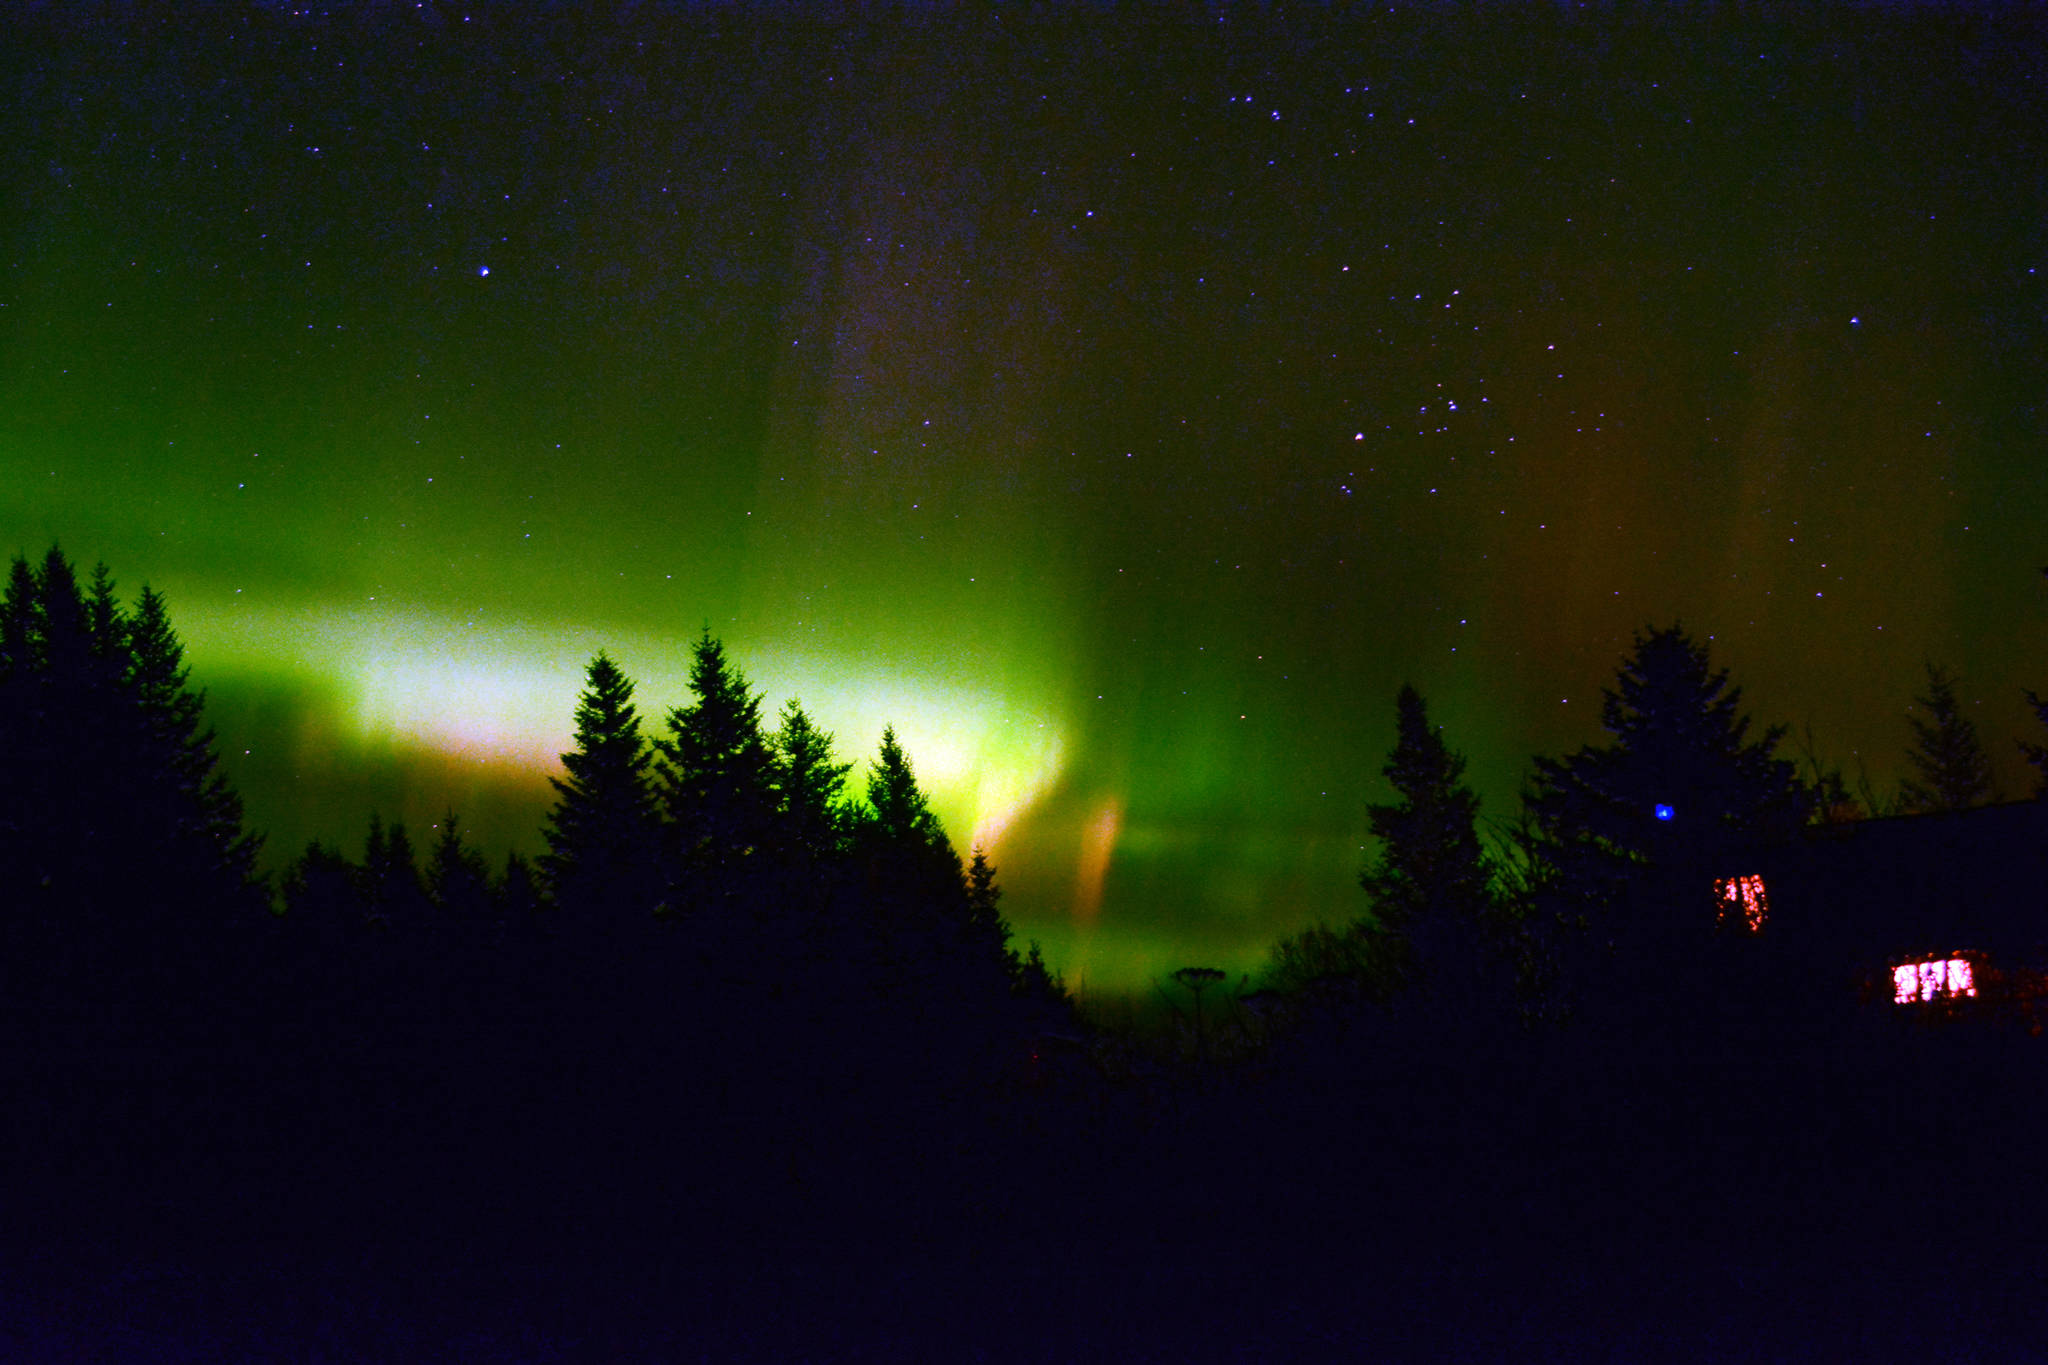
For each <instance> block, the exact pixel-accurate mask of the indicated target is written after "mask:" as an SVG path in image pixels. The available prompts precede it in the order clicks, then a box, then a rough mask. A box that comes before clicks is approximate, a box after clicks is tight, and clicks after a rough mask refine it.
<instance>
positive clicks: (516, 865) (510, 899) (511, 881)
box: [492, 849, 541, 924]
mask: <svg viewBox="0 0 2048 1365" xmlns="http://www.w3.org/2000/svg"><path fill="white" fill-rule="evenodd" d="M492 894H493V895H494V896H495V897H496V900H497V904H498V913H499V914H500V915H501V916H502V917H503V918H504V919H505V921H506V922H507V923H509V924H516V923H518V922H520V921H522V920H525V919H527V918H530V917H531V916H532V915H533V914H534V913H535V912H536V911H538V910H539V909H540V908H541V895H540V883H539V882H538V881H537V880H536V879H535V877H534V875H533V864H532V863H530V862H528V861H527V860H526V858H525V856H524V855H523V854H521V853H520V852H519V850H518V849H513V850H512V851H511V852H510V853H507V854H506V855H505V870H504V871H503V872H501V873H500V874H499V875H498V881H497V885H496V886H495V887H494V888H493V892H492Z"/></svg>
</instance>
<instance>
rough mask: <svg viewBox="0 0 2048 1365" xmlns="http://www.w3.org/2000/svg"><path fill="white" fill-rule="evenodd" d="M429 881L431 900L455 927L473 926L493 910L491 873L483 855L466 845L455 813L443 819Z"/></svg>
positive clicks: (431, 854)
mask: <svg viewBox="0 0 2048 1365" xmlns="http://www.w3.org/2000/svg"><path fill="white" fill-rule="evenodd" d="M426 877H427V896H428V898H429V899H431V900H432V901H433V902H434V904H435V906H436V907H438V908H439V909H440V910H441V912H442V914H443V916H444V917H445V918H447V919H449V920H451V921H453V922H454V923H456V924H468V925H472V926H473V925H474V924H476V923H477V922H478V921H480V920H481V919H482V918H483V916H484V914H485V912H486V911H487V910H488V909H489V907H490V884H491V874H490V871H489V869H488V868H486V867H485V866H484V860H483V855H482V854H480V853H478V852H477V851H476V850H475V849H473V848H471V847H470V846H469V845H468V844H467V843H465V842H464V840H463V837H462V822H461V817H459V816H458V815H456V813H455V812H454V811H452V810H451V811H449V812H448V813H447V814H446V815H444V816H442V817H441V827H440V830H439V832H438V836H437V837H436V838H435V840H434V847H433V848H432V849H431V850H430V851H429V852H428V854H427V873H426Z"/></svg>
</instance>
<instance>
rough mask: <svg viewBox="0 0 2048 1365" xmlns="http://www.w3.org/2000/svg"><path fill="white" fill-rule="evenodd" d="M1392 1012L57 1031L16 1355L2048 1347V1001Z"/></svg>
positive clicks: (11, 1329)
mask: <svg viewBox="0 0 2048 1365" xmlns="http://www.w3.org/2000/svg"><path fill="white" fill-rule="evenodd" d="M1371 1041H1372V1042H1373V1045H1371V1046H1361V1045H1360V1043H1359V1040H1358V1039H1356V1038H1354V1039H1352V1040H1350V1041H1348V1042H1344V1043H1326V1044H1322V1045H1318V1046H1315V1047H1295V1048H1280V1049H1275V1050H1273V1051H1271V1052H1269V1053H1268V1054H1267V1055H1265V1056H1264V1057H1262V1058H1260V1059H1258V1060H1256V1061H1254V1062H1251V1063H1247V1064H1241V1065H1239V1066H1237V1067H1236V1068H1234V1069H1230V1070H1217V1069H1213V1068H1212V1069H1208V1070H1196V1069H1190V1070H1189V1071H1187V1072H1185V1073H1182V1074H1179V1075H1174V1074H1171V1073H1169V1072H1162V1073H1160V1074H1157V1075H1154V1076H1151V1077H1149V1078H1140V1079H1135V1080H1133V1079H1126V1080H1123V1081H1121V1082H1115V1083H1112V1082H1109V1081H1106V1080H1102V1079H1099V1078H1098V1076H1097V1074H1096V1072H1095V1071H1094V1070H1093V1069H1092V1068H1090V1067H1089V1066H1087V1065H1085V1064H1077V1065H1075V1066H1073V1067H1069V1068H1068V1069H1067V1070H1066V1071H1063V1072H1057V1073H1050V1072H1049V1073H1040V1074H1038V1075H1036V1076H1027V1077H1026V1078H1025V1079H1024V1080H1022V1081H1012V1082H1009V1083H1006V1084H1004V1085H1003V1086H1000V1087H997V1088H996V1089H995V1090H994V1091H993V1092H992V1093H978V1094H973V1095H964V1096H962V1095H956V1096H951V1097H948V1096H940V1095H933V1094H928V1093H921V1092H920V1090H919V1088H918V1086H917V1085H916V1083H915V1082H914V1081H912V1080H906V1079H903V1078H896V1079H895V1080H875V1079H872V1078H863V1082H862V1084H863V1087H864V1090H863V1092H862V1093H855V1094H851V1095H849V1094H846V1093H832V1092H831V1091H830V1089H829V1088H820V1087H818V1086H816V1085H815V1084H807V1086H806V1088H804V1089H803V1090H792V1089H790V1088H787V1087H781V1086H778V1085H775V1084H769V1083H764V1084H762V1085H759V1086H752V1087H750V1086H746V1085H739V1086H734V1085H733V1084H732V1082H731V1077H730V1076H727V1077H726V1078H725V1080H724V1081H723V1082H721V1085H722V1087H723V1098H722V1099H721V1098H719V1097H717V1096H713V1095H710V1094H707V1093H705V1092H704V1091H703V1090H702V1089H693V1088H692V1087H691V1086H690V1085H689V1084H686V1083H684V1082H683V1081H682V1080H681V1079H680V1078H683V1077H687V1076H690V1075H691V1074H693V1073H692V1068H691V1065H690V1062H689V1059H688V1057H687V1055H686V1053H687V1049H682V1048H680V1047H678V1048H667V1049H664V1048H653V1047H639V1048H632V1047H624V1048H621V1049H619V1050H618V1051H616V1052H615V1053H614V1054H612V1055H611V1057H610V1059H609V1060H607V1061H603V1062H593V1061H591V1060H590V1059H589V1057H590V1053H589V1052H588V1051H582V1052H579V1053H577V1054H576V1056H575V1058H573V1059H571V1058H565V1057H562V1056H550V1055H549V1054H548V1053H547V1052H546V1051H545V1050H544V1049H535V1048H532V1047H526V1048H522V1049H518V1050H513V1049H506V1048H498V1049H495V1050H494V1049H490V1048H484V1047H481V1046H479V1047H478V1048H477V1049H476V1050H475V1051H474V1052H472V1053H468V1054H465V1055H461V1056H448V1055H437V1056H432V1057H428V1056H422V1055H418V1054H409V1053H407V1052H406V1051H405V1050H404V1049H402V1048H395V1047H390V1046H382V1047H379V1048H377V1049H374V1050H371V1049H357V1050H354V1051H350V1050H347V1049H336V1050H332V1051H329V1052H327V1053H325V1054H318V1055H316V1054H310V1053H307V1052H303V1051H302V1052H296V1053H289V1052H281V1051H277V1050H274V1049H270V1048H265V1047H262V1046H256V1045H251V1044H247V1043H240V1044H218V1045H215V1046H211V1047H183V1048H177V1049H164V1048H140V1047H126V1048H123V1047H114V1046H111V1045H109V1046H99V1047H94V1048H86V1049H77V1050H74V1051H72V1052H69V1053H66V1052H64V1051H63V1050H61V1049H54V1048H50V1047H43V1048H40V1049H37V1050H36V1051H34V1052H33V1053H28V1052H24V1051H22V1050H20V1049H16V1050H15V1051H13V1052H11V1053H9V1054H7V1058H6V1061H7V1066H8V1076H7V1081H8V1091H7V1094H8V1105H9V1109H8V1115H9V1127H8V1129H7V1132H6V1141H7V1144H8V1147H7V1150H6V1152H5V1157H6V1176H5V1187H4V1198H5V1207H6V1214H5V1217H4V1220H0V1222H4V1225H5V1228H6V1232H5V1234H4V1242H5V1245H4V1263H0V1358H5V1359H10V1360H17V1359H18V1360H46V1361H62V1360H195V1361H196V1360H218V1359H275V1360H290V1359H305V1360H329V1359H331V1360H422V1359H454V1360H497V1359H506V1360H583V1359H607V1360H634V1359H643V1360H675V1359H707V1360H754V1359H761V1360H774V1359H808V1360H904V1359H961V1360H970V1359H1025V1360H1033V1359H1036V1360H1049V1361H1050V1360H1060V1361H1064V1360H1094V1359H1099V1360H1145V1359H1161V1360H1182V1361H1185V1360H1208V1359H1221V1360H1291V1359H1334V1358H1346V1357H1350V1358H1360V1357H1362V1358H1373V1359H1387V1358H1413V1359H1498V1358H1504V1357H1512V1358H1516V1359H1560V1360H1565V1359H1568V1360H1575V1361H1576V1360H1585V1359H1617V1360H1624V1359H1625V1360H1639V1359H1657V1358H1682V1359H1728V1358H1735V1359H1743V1358H1769V1359H1846V1358H1889V1359H1900V1358H1907V1357H1910V1356H1915V1355H1921V1354H1926V1355H1930V1356H1939V1357H1940V1358H1943V1359H1971V1358H1976V1359H1995V1360H2024V1359H2035V1358H2041V1357H2043V1355H2044V1349H2043V1343H2048V1294H2044V1292H2043V1291H2042V1288H2041V1286H2042V1283H2043V1271H2044V1269H2048V1255H2044V1250H2048V1248H2044V1242H2048V1218H2044V1216H2043V1215H2044V1213H2048V1199H2044V1197H2043V1190H2044V1181H2043V1176H2044V1174H2048V1169H2044V1168H2048V1155H2044V1153H2048V1141H2044V1134H2048V1123H2044V1120H2048V1100H2044V1098H2043V1094H2044V1091H2048V1086H2044V1085H2043V1084H2042V1081H2043V1079H2044V1077H2043V1072H2044V1062H2048V1048H2044V1047H2043V1046H2042V1044H2043V1042H2044V1041H2048V1040H2043V1039H2037V1038H2033V1037H2030V1036H2028V1035H2026V1034H2025V1033H2024V1032H2023V1031H2020V1030H2009V1031H1998V1030H1992V1029H1981V1028H1978V1029H1972V1028H1968V1027H1955V1028H1948V1029H1913V1028H1900V1029H1896V1030H1892V1029H1889V1028H1887V1027H1885V1026H1882V1025H1880V1026H1876V1027H1872V1028H1868V1029H1866V1030H1864V1031H1863V1032H1861V1033H1854V1032H1853V1031H1852V1032H1851V1033H1848V1034H1843V1035H1839V1036H1836V1037H1835V1038H1833V1039H1832V1040H1831V1041H1830V1043H1829V1044H1828V1045H1827V1046H1826V1047H1825V1048H1819V1047H1806V1048H1802V1047H1799V1046H1794V1045H1791V1044H1788V1043H1786V1042H1784V1041H1782V1040H1777V1039H1771V1038H1757V1037H1749V1038H1734V1039H1731V1038H1726V1037H1724V1038H1719V1039H1707V1038H1704V1037H1695V1038H1692V1039H1691V1040H1690V1041H1689V1042H1688V1041H1687V1040H1685V1039H1683V1038H1681V1039H1679V1040H1676V1041H1675V1042H1674V1041H1672V1040H1666V1041H1664V1042H1662V1043H1657V1042H1652V1041H1649V1040H1646V1039H1645V1038H1641V1037H1638V1038H1633V1039H1630V1040H1628V1041H1626V1042H1622V1041H1616V1040H1614V1039H1611V1038H1610V1039H1608V1040H1607V1041H1604V1042H1598V1043H1596V1042H1595V1041H1593V1040H1592V1039H1591V1038H1590V1037H1588V1036H1584V1035H1569V1034H1567V1035H1558V1036H1554V1037H1551V1038H1549V1039H1545V1040H1536V1041H1529V1040H1522V1041H1518V1042H1516V1043H1514V1044H1513V1045H1511V1046H1509V1047H1508V1048H1506V1049H1492V1050H1488V1049H1482V1048H1473V1047H1470V1046H1468V1047H1464V1048H1461V1049H1459V1050H1457V1051H1455V1052H1454V1051H1452V1050H1450V1049H1447V1048H1440V1047H1429V1046H1422V1045H1419V1044H1417V1043H1416V1042H1415V1040H1413V1039H1410V1040H1408V1041H1407V1043H1406V1044H1402V1043H1401V1040H1400V1039H1398V1038H1395V1037H1394V1036H1393V1035H1391V1034H1388V1035H1386V1036H1382V1037H1379V1038H1377V1039H1376V1040H1371ZM1388 1056H1398V1057H1400V1058H1403V1059H1404V1060H1402V1061H1399V1062H1391V1063H1390V1062H1388V1061H1387V1060H1386V1058H1387V1057H1388ZM1073 1060H1075V1061H1076V1062H1077V1063H1080V1062H1081V1061H1082V1059H1078V1058H1077V1059H1073ZM778 1106H779V1109H778Z"/></svg>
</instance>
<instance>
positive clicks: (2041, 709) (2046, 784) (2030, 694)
mask: <svg viewBox="0 0 2048 1365" xmlns="http://www.w3.org/2000/svg"><path fill="white" fill-rule="evenodd" d="M2026 697H2027V705H2028V706H2030V707H2032V708H2033V711H2034V719H2036V720H2038V721H2040V722H2041V724H2042V725H2043V726H2044V727H2048V699H2044V698H2043V697H2042V696H2041V694H2040V693H2038V692H2035V691H2034V690H2033V689H2031V688H2029V689H2028V690H2027V693H2026ZM2020 753H2021V754H2022V755H2023V756H2024V757H2025V758H2026V760H2027V764H2028V766H2029V767H2031V768H2033V770H2034V799H2035V800H2036V801H2048V744H2035V743H2032V742H2030V741H2028V740H2024V739H2023V740H2021V741H2020Z"/></svg>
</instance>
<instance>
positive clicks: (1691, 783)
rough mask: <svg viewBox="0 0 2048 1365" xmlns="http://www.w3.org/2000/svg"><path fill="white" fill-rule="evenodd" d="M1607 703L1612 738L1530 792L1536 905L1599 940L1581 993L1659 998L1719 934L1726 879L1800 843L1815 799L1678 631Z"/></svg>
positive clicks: (1549, 762) (1777, 734) (1554, 765)
mask: <svg viewBox="0 0 2048 1365" xmlns="http://www.w3.org/2000/svg"><path fill="white" fill-rule="evenodd" d="M1603 697H1604V702H1603V705H1602V707H1601V721H1602V724H1603V726H1604V727H1605V729H1606V730H1607V733H1608V735H1609V736H1610V739H1609V741H1608V742H1607V743H1606V744H1602V745H1588V746H1585V747H1583V748H1581V749H1579V750H1578V752H1576V753H1574V754H1572V755H1570V756H1568V757H1566V758H1562V759H1551V758H1538V759H1537V760H1536V773H1535V777H1534V779H1533V780H1532V782H1531V783H1530V785H1529V787H1528V789H1527V790H1526V791H1525V792H1524V795H1523V800H1524V809H1525V811H1526V812H1527V815H1528V817H1529V820H1528V835H1529V838H1528V843H1527V847H1526V853H1527V855H1528V857H1529V861H1530V866H1529V868H1528V869H1527V878H1528V889H1529V897H1530V899H1531V901H1532V903H1533V908H1536V909H1538V910H1540V911H1542V912H1544V918H1546V919H1554V920H1556V921H1558V922H1561V923H1562V925H1563V926H1564V927H1566V928H1567V929H1568V930H1571V931H1581V932H1583V933H1584V934H1585V935H1586V937H1585V938H1584V939H1582V940H1581V946H1582V947H1590V948H1591V949H1593V950H1594V951H1592V952H1591V953H1590V954H1589V953H1587V952H1583V951H1581V952H1576V953H1573V954H1571V956H1573V957H1574V958H1575V959H1576V961H1577V965H1578V972H1577V975H1578V976H1579V981H1578V983H1577V984H1578V986H1579V987H1580V988H1581V989H1583V988H1585V987H1586V986H1587V985H1588V984H1590V983H1591V982H1592V981H1593V980H1595V979H1596V978H1604V979H1605V981H1606V983H1607V985H1609V986H1616V985H1617V983H1619V984H1620V986H1621V987H1624V988H1625V989H1627V990H1631V991H1635V992H1638V993H1654V992H1655V990H1656V989H1657V987H1656V986H1655V985H1654V984H1653V983H1654V982H1655V978H1656V974H1657V973H1660V972H1665V971H1668V970H1671V969H1673V966H1674V964H1676V963H1680V962H1683V961H1686V960H1688V959H1689V957H1696V954H1697V950H1698V948H1699V947H1700V945H1703V944H1705V943H1706V942H1708V941H1709V939H1710V937H1711V935H1712V933H1713V931H1714V929H1715V927H1716V926H1717V924H1719V922H1720V920H1719V914H1718V905H1717V902H1716V901H1715V899H1714V896H1713V891H1712V887H1713V881H1714V878H1716V877H1725V876H1731V875H1736V874H1739V873H1741V872H1743V871H1745V870H1746V869H1748V867H1749V863H1748V861H1747V859H1748V857H1749V850H1751V849H1754V848H1755V847H1757V846H1759V845H1763V844H1770V843H1777V842H1783V841H1786V840H1789V839H1791V838H1794V837H1796V835H1797V833H1798V831H1799V829H1800V827H1801V826H1802V825H1803V824H1804V823H1805V820H1806V816H1807V813H1808V810H1809V807H1810V799H1809V795H1808V793H1807V792H1806V790H1805V789H1804V788H1803V787H1802V786H1801V785H1800V782H1799V779H1798V774H1797V772H1796V770H1795V768H1794V767H1793V765H1792V764H1791V763H1790V762H1788V761H1786V760H1783V759H1780V758H1777V757H1776V756H1775V750H1776V747H1777V744H1778V741H1779V740H1780V739H1781V738H1782V736H1783V733H1784V731H1783V728H1782V727H1773V728H1771V729H1769V730H1766V731H1765V732H1764V733H1763V734H1762V735H1761V736H1760V737H1759V738H1757V739H1754V740H1751V739H1749V738H1748V734H1749V724H1750V722H1749V718H1748V717H1747V716H1744V715H1743V714H1742V713H1741V710H1740V706H1741V699H1742V689H1741V688H1739V687H1731V686H1730V685H1729V683H1728V674H1727V671H1726V670H1725V669H1724V670H1720V671H1716V670H1715V669H1714V668H1713V667H1712V666H1711V664H1710V662H1709V659H1708V654H1707V650H1706V647H1705V646H1704V645H1701V644H1698V643H1696V642H1694V641H1693V640H1692V639H1691V638H1690V637H1689V636H1687V635H1686V633H1685V632H1684V630H1683V629H1682V628H1680V627H1678V626H1675V625H1674V626H1671V627H1668V628H1666V629H1662V630H1657V629H1652V630H1649V631H1646V632H1641V633H1638V634H1637V636H1636V637H1635V648H1634V650H1633V651H1632V652H1631V654H1630V655H1629V657H1628V658H1627V659H1626V660H1625V661H1624V662H1623V664H1622V667H1621V670H1620V673H1619V675H1618V677H1617V682H1616V686H1615V687H1613V688H1611V689H1607V690H1605V691H1604V692H1603ZM1617 959H1619V960H1617ZM1589 974H1590V975H1589ZM1631 976H1632V977H1633V979H1632V980H1625V978H1630V977H1631Z"/></svg>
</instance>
